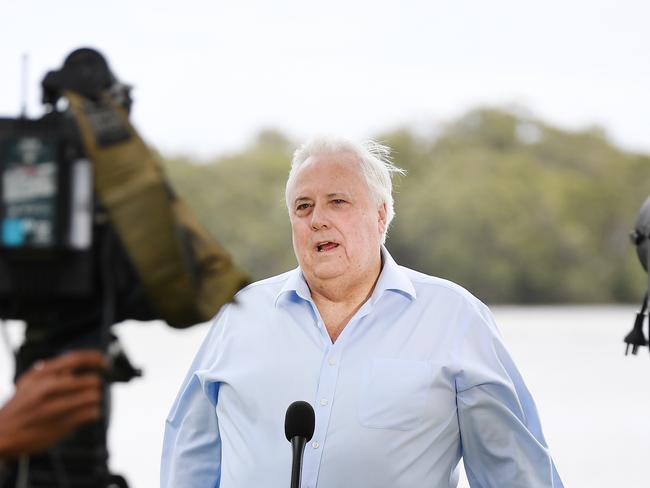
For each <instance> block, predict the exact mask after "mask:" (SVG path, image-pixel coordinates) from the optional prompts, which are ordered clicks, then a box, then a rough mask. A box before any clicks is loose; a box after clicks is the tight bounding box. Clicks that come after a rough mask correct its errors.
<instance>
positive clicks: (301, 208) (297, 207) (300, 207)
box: [296, 203, 309, 212]
mask: <svg viewBox="0 0 650 488" xmlns="http://www.w3.org/2000/svg"><path fill="white" fill-rule="evenodd" d="M308 208H309V204H308V203H301V204H300V205H298V206H296V211H298V212H299V211H301V210H307V209H308Z"/></svg>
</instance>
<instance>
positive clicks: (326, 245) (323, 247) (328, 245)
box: [316, 241, 339, 252]
mask: <svg viewBox="0 0 650 488" xmlns="http://www.w3.org/2000/svg"><path fill="white" fill-rule="evenodd" d="M337 247H339V245H338V244H337V243H336V242H332V241H327V242H321V243H320V244H318V245H316V250H317V251H318V252H327V251H331V250H333V249H336V248H337Z"/></svg>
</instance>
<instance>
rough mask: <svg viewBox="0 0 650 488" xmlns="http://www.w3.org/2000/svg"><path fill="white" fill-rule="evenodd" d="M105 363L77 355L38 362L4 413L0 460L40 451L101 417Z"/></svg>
mask: <svg viewBox="0 0 650 488" xmlns="http://www.w3.org/2000/svg"><path fill="white" fill-rule="evenodd" d="M105 369H106V359H105V358H104V356H103V355H102V354H101V353H100V352H98V351H94V350H78V351H73V352H69V353H66V354H63V355H61V356H59V357H56V358H53V359H48V360H45V361H39V362H37V363H35V364H34V366H33V367H32V368H31V369H30V370H28V371H26V372H25V373H24V374H23V375H22V376H21V377H20V378H18V381H17V383H16V391H15V393H14V395H13V397H12V398H11V399H10V400H9V401H8V402H7V403H6V404H5V405H3V406H2V408H0V459H3V458H4V459H6V458H15V457H18V456H21V455H24V454H32V453H36V452H39V451H42V450H44V449H46V448H47V447H49V446H50V445H52V444H54V443H55V442H56V441H58V440H59V439H60V438H62V437H63V436H65V435H66V434H67V433H69V432H70V431H72V430H74V429H75V428H76V427H78V426H80V425H81V424H84V423H86V422H89V421H91V420H96V419H97V418H99V416H100V412H101V402H102V379H101V377H100V373H101V372H102V371H103V370H105Z"/></svg>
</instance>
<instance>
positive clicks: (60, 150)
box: [0, 48, 247, 488]
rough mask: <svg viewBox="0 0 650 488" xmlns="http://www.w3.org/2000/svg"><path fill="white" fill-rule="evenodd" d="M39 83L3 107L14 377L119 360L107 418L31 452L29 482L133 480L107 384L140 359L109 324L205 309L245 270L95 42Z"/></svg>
mask: <svg viewBox="0 0 650 488" xmlns="http://www.w3.org/2000/svg"><path fill="white" fill-rule="evenodd" d="M42 90H43V91H42V93H43V103H44V105H45V109H46V113H45V115H43V116H42V117H40V118H38V119H29V118H26V117H21V118H0V318H1V319H16V320H22V321H24V322H25V323H26V332H25V340H24V342H23V344H22V345H21V346H20V348H19V349H18V351H17V352H16V371H15V376H16V378H18V377H19V376H20V375H21V374H22V373H23V372H25V371H26V370H27V369H29V368H30V367H31V366H32V365H33V364H34V363H35V362H37V361H39V360H41V359H45V358H50V357H53V356H57V355H59V354H62V353H63V352H66V351H69V350H74V349H80V348H94V349H99V350H101V351H104V352H105V353H106V354H107V356H108V358H109V363H110V366H111V367H110V368H109V372H108V375H107V376H108V377H107V382H106V386H105V388H104V392H105V395H104V398H105V399H106V401H105V402H104V403H105V407H104V409H103V413H102V416H101V419H100V420H99V421H96V422H93V423H90V424H87V425H85V426H83V427H82V428H80V429H78V430H77V431H75V432H74V433H73V434H72V435H70V436H68V437H67V438H66V439H64V440H63V441H61V442H59V443H58V444H56V445H55V446H52V448H50V449H49V450H48V451H46V452H44V453H42V454H40V455H36V456H32V457H31V458H30V459H29V465H28V470H27V473H28V476H29V486H30V487H33V488H37V487H38V488H40V487H43V488H45V487H47V488H49V487H68V488H77V487H78V488H104V487H109V486H111V487H113V486H117V487H119V486H126V481H125V480H124V479H123V478H122V477H120V476H118V475H112V474H111V473H110V472H109V470H108V467H107V461H108V451H107V447H106V433H107V426H108V418H109V405H108V403H109V402H108V398H109V395H108V393H109V386H108V384H109V383H110V382H115V381H129V380H130V379H132V378H134V377H136V376H138V375H139V374H140V371H139V370H138V369H137V368H135V367H133V366H132V365H131V363H130V361H129V359H128V358H127V357H126V355H125V354H124V352H123V351H122V349H121V347H120V345H119V342H118V340H117V338H116V337H115V336H114V335H113V334H112V333H111V326H112V325H113V324H115V323H117V322H120V321H123V320H126V319H136V320H153V319H163V320H165V321H166V322H167V323H168V324H169V325H170V326H172V327H180V328H182V327H189V326H191V325H193V324H196V323H199V322H203V321H206V320H208V319H209V318H210V317H211V316H213V315H214V314H215V313H216V312H217V310H218V309H219V308H220V307H221V305H223V304H224V303H226V302H228V301H231V300H232V299H233V296H234V294H235V293H236V292H237V290H239V289H240V288H241V287H242V286H243V285H244V284H246V282H247V276H246V275H245V274H244V273H243V272H242V271H241V270H240V269H238V268H237V267H236V266H235V265H234V264H233V262H232V260H231V259H230V256H229V255H228V253H227V252H226V251H225V249H223V248H222V247H221V246H220V245H219V244H218V243H217V242H216V241H215V240H214V239H213V238H211V237H210V236H209V235H208V234H207V232H206V231H205V230H204V229H203V228H202V227H201V225H200V224H199V223H198V222H196V221H195V219H194V218H193V216H192V214H191V213H190V212H189V211H188V210H187V208H186V207H185V205H184V204H183V202H182V200H181V199H180V198H179V197H178V196H177V195H176V194H175V192H174V190H173V188H172V186H171V185H170V184H169V182H168V181H167V179H166V177H165V175H164V172H163V171H162V169H161V167H160V165H159V163H158V161H157V159H156V157H155V155H154V154H153V153H152V151H151V150H150V149H149V148H148V147H147V146H146V145H145V143H144V142H143V140H142V139H141V137H140V136H139V135H138V133H137V131H136V130H135V129H134V128H133V126H132V125H131V123H130V121H129V112H130V109H131V105H132V99H131V95H130V91H131V88H130V87H129V86H128V85H125V84H123V83H121V82H119V81H118V80H117V78H116V77H115V76H114V74H113V73H112V71H111V70H110V68H109V66H108V64H107V62H106V60H105V58H104V57H103V56H102V55H101V54H100V53H99V52H98V51H96V50H93V49H88V48H82V49H78V50H75V51H74V52H72V53H71V54H70V55H68V57H67V58H66V59H65V61H64V63H63V67H62V68H61V69H59V70H55V71H51V72H49V73H47V75H46V76H45V78H44V79H43V81H42ZM15 471H16V469H14V475H12V476H11V477H10V478H11V481H8V482H7V483H8V484H6V485H4V486H14V485H13V484H11V483H12V482H13V483H15V479H16V474H15ZM0 484H1V482H0Z"/></svg>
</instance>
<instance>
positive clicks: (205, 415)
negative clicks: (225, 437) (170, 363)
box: [160, 305, 228, 488]
mask: <svg viewBox="0 0 650 488" xmlns="http://www.w3.org/2000/svg"><path fill="white" fill-rule="evenodd" d="M227 307H228V305H226V306H225V307H224V308H222V310H221V313H220V314H219V315H218V316H217V317H216V319H215V321H214V323H213V324H212V327H211V329H210V332H209V333H208V336H207V337H206V339H205V340H204V342H203V344H202V345H201V348H200V349H199V352H198V353H197V355H196V357H195V358H194V361H193V363H192V366H191V367H190V370H189V372H188V373H187V376H186V377H185V380H184V381H183V384H182V386H181V388H180V391H179V393H178V395H177V397H176V400H175V401H174V404H173V405H172V408H171V411H170V413H169V415H168V416H167V420H166V422H165V435H164V439H163V450H162V459H161V464H160V486H161V488H177V487H179V486H186V487H193V486H200V487H206V488H218V487H219V485H220V478H221V438H220V435H219V423H218V419H217V414H216V405H217V397H218V391H219V384H218V383H216V382H210V381H208V380H206V374H205V372H206V371H207V369H208V368H209V367H210V365H211V364H212V362H213V361H214V358H215V356H217V355H218V351H217V349H218V343H219V335H220V331H221V330H222V329H223V327H224V324H225V322H226V320H227V315H228V312H227Z"/></svg>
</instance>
